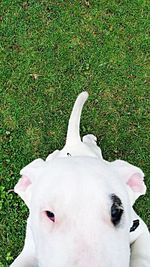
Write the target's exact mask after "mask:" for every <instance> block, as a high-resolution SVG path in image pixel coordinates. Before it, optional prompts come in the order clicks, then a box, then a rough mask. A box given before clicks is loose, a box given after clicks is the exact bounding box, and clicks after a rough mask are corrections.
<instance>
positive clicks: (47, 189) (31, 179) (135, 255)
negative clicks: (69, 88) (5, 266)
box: [11, 92, 150, 267]
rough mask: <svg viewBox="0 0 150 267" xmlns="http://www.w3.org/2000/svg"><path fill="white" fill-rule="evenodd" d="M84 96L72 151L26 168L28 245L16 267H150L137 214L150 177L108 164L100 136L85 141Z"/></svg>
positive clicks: (71, 131)
mask: <svg viewBox="0 0 150 267" xmlns="http://www.w3.org/2000/svg"><path fill="white" fill-rule="evenodd" d="M87 97H88V94H87V92H83V93H81V94H80V95H79V96H78V98H77V100H76V102H75V105H74V108H73V111H72V114H71V117H70V120H69V126H68V132H67V139H66V145H65V146H64V148H63V149H62V150H61V151H58V150H56V151H54V152H53V153H52V154H50V155H49V156H48V157H47V159H46V161H44V160H42V159H36V160H34V161H33V162H31V163H30V164H29V165H27V166H26V167H25V168H23V169H22V170H21V175H22V177H21V179H20V180H19V181H18V183H17V185H16V186H15V192H16V193H18V194H19V195H20V197H21V198H22V199H23V200H24V201H25V203H26V205H27V206H28V208H29V211H30V214H29V218H28V221H27V230H26V239H25V245H24V248H23V250H22V252H21V254H20V255H19V256H18V257H17V258H16V260H15V261H14V262H13V263H12V265H11V267H129V266H130V267H149V266H150V235H149V232H148V229H147V226H146V225H145V223H144V222H143V221H142V219H141V218H139V216H138V215H137V214H136V213H135V212H134V210H133V208H132V206H133V204H134V202H135V200H136V199H137V198H138V197H139V196H140V195H143V194H145V191H146V187H145V184H144V181H143V179H144V174H143V172H142V171H141V169H139V168H138V167H135V166H133V165H131V164H129V163H128V162H125V161H122V160H116V161H114V162H108V161H106V160H104V159H103V157H102V153H101V150H100V148H99V147H98V146H97V144H96V137H95V136H93V135H86V136H84V137H83V141H81V139H80V134H79V125H80V115H81V111H82V107H83V105H84V103H85V101H86V99H87Z"/></svg>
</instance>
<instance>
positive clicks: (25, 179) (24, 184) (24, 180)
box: [16, 175, 31, 191]
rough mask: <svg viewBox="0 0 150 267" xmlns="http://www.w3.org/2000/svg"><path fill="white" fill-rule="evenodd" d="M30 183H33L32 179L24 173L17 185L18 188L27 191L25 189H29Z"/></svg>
mask: <svg viewBox="0 0 150 267" xmlns="http://www.w3.org/2000/svg"><path fill="white" fill-rule="evenodd" d="M30 184H31V181H30V180H29V178H28V177H27V176H24V175H23V176H22V177H21V178H20V179H19V181H18V183H17V185H16V187H17V189H19V190H21V191H25V190H26V189H27V187H28V186H29V185H30Z"/></svg>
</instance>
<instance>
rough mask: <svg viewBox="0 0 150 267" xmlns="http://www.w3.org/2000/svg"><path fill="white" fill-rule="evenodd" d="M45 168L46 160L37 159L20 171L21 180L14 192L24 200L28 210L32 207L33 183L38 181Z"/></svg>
mask: <svg viewBox="0 0 150 267" xmlns="http://www.w3.org/2000/svg"><path fill="white" fill-rule="evenodd" d="M44 166H45V162H44V160H42V159H36V160H34V161H32V162H31V163H30V164H28V165H27V166H25V167H24V168H23V169H22V170H21V171H20V174H21V178H20V179H19V181H18V183H17V184H16V185H15V188H14V191H15V192H16V193H17V194H18V195H19V196H20V197H21V198H22V199H23V200H24V202H25V203H26V205H27V206H28V208H29V207H30V200H31V194H32V187H33V183H35V182H36V180H37V179H38V177H39V175H40V174H41V172H42V170H43V167H44Z"/></svg>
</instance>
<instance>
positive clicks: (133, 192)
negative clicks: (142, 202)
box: [111, 160, 146, 205]
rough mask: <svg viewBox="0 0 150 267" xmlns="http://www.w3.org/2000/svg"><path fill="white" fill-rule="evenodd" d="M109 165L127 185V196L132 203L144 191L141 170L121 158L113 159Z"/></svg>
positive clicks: (144, 186)
mask: <svg viewBox="0 0 150 267" xmlns="http://www.w3.org/2000/svg"><path fill="white" fill-rule="evenodd" d="M111 165H112V167H113V168H115V171H117V172H118V173H119V176H120V177H121V178H123V180H124V182H125V184H126V185H127V190H128V193H129V197H130V200H131V203H132V205H133V204H134V202H135V200H136V199H137V198H138V197H139V196H141V195H144V194H145V193H146V185H145V183H144V173H143V171H142V170H141V169H140V168H138V167H136V166H134V165H132V164H130V163H128V162H126V161H123V160H115V161H113V162H111Z"/></svg>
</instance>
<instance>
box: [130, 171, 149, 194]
mask: <svg viewBox="0 0 150 267" xmlns="http://www.w3.org/2000/svg"><path fill="white" fill-rule="evenodd" d="M127 184H128V185H129V187H130V188H131V189H132V190H133V191H134V192H137V193H138V192H140V193H143V191H144V190H145V185H144V182H143V178H142V177H141V175H140V174H139V173H135V174H133V175H132V176H131V178H130V179H129V180H128V181H127Z"/></svg>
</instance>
